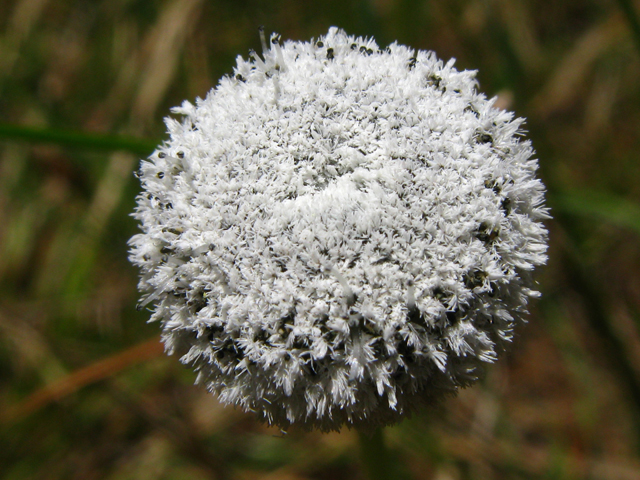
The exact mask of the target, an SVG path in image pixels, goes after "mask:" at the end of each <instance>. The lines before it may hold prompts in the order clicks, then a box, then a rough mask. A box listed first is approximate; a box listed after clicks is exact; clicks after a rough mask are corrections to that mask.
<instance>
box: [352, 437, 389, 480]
mask: <svg viewBox="0 0 640 480" xmlns="http://www.w3.org/2000/svg"><path fill="white" fill-rule="evenodd" d="M358 436H359V437H360V450H361V452H360V455H361V456H362V462H363V463H364V468H365V470H366V472H367V477H368V478H369V480H387V479H390V478H392V475H391V473H392V472H391V470H392V462H391V456H390V452H389V450H388V449H387V446H386V445H385V442H384V432H383V429H382V427H379V428H377V429H376V430H375V431H374V432H373V433H371V432H369V431H364V432H363V431H360V430H358Z"/></svg>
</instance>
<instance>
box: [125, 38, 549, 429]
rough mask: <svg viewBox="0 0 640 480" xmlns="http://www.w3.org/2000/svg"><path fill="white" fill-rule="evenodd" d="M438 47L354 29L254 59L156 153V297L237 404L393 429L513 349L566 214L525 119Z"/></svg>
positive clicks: (286, 421) (175, 124)
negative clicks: (552, 231) (390, 40)
mask: <svg viewBox="0 0 640 480" xmlns="http://www.w3.org/2000/svg"><path fill="white" fill-rule="evenodd" d="M476 86H477V85H476V80H475V72H471V71H462V72H460V71H457V70H456V69H455V68H454V67H453V61H449V62H448V63H446V64H445V63H443V62H442V61H440V60H438V59H437V58H436V56H435V55H434V54H433V53H432V52H426V51H416V50H412V49H411V48H408V47H406V46H403V45H398V44H395V43H394V44H392V45H390V46H389V47H387V48H386V49H384V50H381V49H379V48H378V46H377V45H376V44H375V42H374V40H373V39H365V38H355V37H352V36H348V35H347V34H345V33H344V32H343V31H342V30H339V29H337V28H331V29H329V32H328V33H327V35H326V36H323V37H320V38H319V39H318V40H312V41H311V42H292V41H288V42H285V43H284V44H282V45H281V44H280V41H279V37H277V36H275V35H274V36H272V37H271V43H270V45H269V47H268V49H267V48H266V47H265V51H264V52H263V58H261V57H260V56H258V55H257V54H255V53H252V54H251V59H250V60H245V59H243V58H241V57H238V59H237V66H236V68H235V70H234V74H233V75H232V76H230V77H224V78H222V80H221V81H220V84H219V85H218V86H217V87H216V88H215V89H213V90H212V91H211V92H210V93H209V95H208V96H207V98H206V99H204V100H202V99H198V100H197V102H196V104H195V105H192V104H191V103H189V102H184V103H183V104H182V106H181V107H179V108H175V109H174V110H173V111H174V113H178V114H181V115H182V116H183V118H182V119H181V121H177V120H174V119H172V118H168V119H167V120H166V123H167V126H168V130H169V134H170V138H169V140H168V141H167V142H166V143H165V144H163V145H162V146H160V147H159V148H158V150H157V151H156V152H155V153H154V154H153V155H152V156H151V157H149V159H148V160H145V161H143V162H142V165H141V168H140V171H139V174H138V176H139V177H140V179H141V182H142V186H143V189H144V192H143V193H142V194H141V195H140V196H139V197H138V207H137V210H136V213H135V217H136V218H137V219H138V220H139V221H140V222H141V228H142V232H143V233H141V234H139V235H136V236H134V237H133V238H132V239H131V242H130V243H131V253H130V259H131V261H132V262H133V263H134V264H135V265H137V266H138V267H140V269H141V272H142V273H141V280H140V285H139V286H140V289H141V290H142V291H143V292H146V295H145V297H144V299H143V301H142V302H141V304H140V307H144V306H146V305H154V309H153V315H152V317H151V319H152V320H159V321H160V322H161V324H162V329H163V340H164V342H165V345H166V348H167V350H168V352H169V353H173V352H174V351H177V352H180V353H181V354H182V358H181V361H182V362H183V363H185V364H189V365H191V366H193V368H194V369H195V370H196V371H197V372H198V380H199V381H201V382H204V383H205V384H206V385H207V387H208V388H209V389H210V390H211V391H212V392H214V393H216V394H217V395H218V396H219V398H220V400H221V401H223V402H225V403H228V404H234V405H239V406H241V407H242V408H243V409H245V410H250V411H253V412H255V413H256V414H257V415H258V416H259V417H260V418H261V419H263V420H265V421H267V422H268V423H269V424H275V425H278V426H280V427H282V428H286V427H288V426H290V425H292V424H298V425H302V426H304V427H306V428H319V429H322V430H337V429H340V428H341V427H342V426H343V425H347V426H354V425H355V426H377V425H386V424H392V423H395V422H397V421H399V420H400V419H402V418H403V417H404V416H406V415H407V414H408V413H410V412H411V411H412V410H414V409H415V408H416V407H418V406H419V405H422V404H430V403H432V402H434V401H438V400H440V399H442V398H444V397H445V396H447V395H450V394H453V393H455V392H456V391H457V390H458V388H460V387H465V386H468V385H470V384H471V383H473V382H474V381H475V380H477V378H478V375H479V371H480V370H481V368H482V366H483V365H484V364H486V363H491V362H493V361H494V360H496V358H497V356H498V354H499V353H501V352H502V351H503V349H504V347H505V344H506V343H508V342H509V341H510V339H511V338H512V331H513V329H514V327H515V326H516V324H518V323H519V322H521V320H522V315H523V314H524V313H525V312H526V305H527V300H528V298H529V297H534V296H537V295H538V293H537V292H535V291H534V290H533V289H532V288H533V281H532V279H531V273H532V270H533V269H534V268H535V267H536V266H538V265H541V264H543V263H545V261H546V254H545V251H546V248H547V247H546V239H547V231H546V229H545V227H544V226H543V225H542V220H543V219H545V218H548V214H547V210H546V208H545V207H544V205H543V202H544V187H543V185H542V183H541V182H540V180H538V179H537V178H536V176H535V174H536V170H537V161H536V160H535V159H534V158H532V155H533V150H532V148H531V145H530V143H529V142H528V141H526V140H524V139H523V138H522V136H521V134H522V131H521V126H522V123H523V120H522V119H517V118H514V116H513V114H512V113H508V112H505V111H502V110H499V109H496V108H494V107H493V106H492V105H493V103H494V100H487V99H486V98H485V96H484V95H482V94H481V93H478V92H477V90H476Z"/></svg>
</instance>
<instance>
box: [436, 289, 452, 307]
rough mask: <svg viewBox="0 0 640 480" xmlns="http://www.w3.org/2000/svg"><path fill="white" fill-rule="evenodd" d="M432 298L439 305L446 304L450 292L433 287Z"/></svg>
mask: <svg viewBox="0 0 640 480" xmlns="http://www.w3.org/2000/svg"><path fill="white" fill-rule="evenodd" d="M432 295H433V297H434V298H435V299H436V300H438V301H439V302H441V303H448V301H449V299H450V298H451V292H447V291H445V290H444V289H443V288H442V287H435V288H434V289H433V292H432Z"/></svg>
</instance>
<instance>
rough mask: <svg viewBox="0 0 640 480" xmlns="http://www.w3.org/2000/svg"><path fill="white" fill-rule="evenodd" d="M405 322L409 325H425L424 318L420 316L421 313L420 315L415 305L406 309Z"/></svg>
mask: <svg viewBox="0 0 640 480" xmlns="http://www.w3.org/2000/svg"><path fill="white" fill-rule="evenodd" d="M407 321H409V322H411V323H417V324H420V325H423V324H425V323H426V322H425V321H424V317H423V316H422V313H420V310H419V309H418V307H416V306H415V305H411V306H410V307H408V310H407Z"/></svg>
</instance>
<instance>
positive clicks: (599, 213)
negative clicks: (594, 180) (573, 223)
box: [549, 190, 640, 234]
mask: <svg viewBox="0 0 640 480" xmlns="http://www.w3.org/2000/svg"><path fill="white" fill-rule="evenodd" d="M549 203H550V204H551V205H552V208H553V209H554V210H558V211H560V212H562V213H566V214H570V215H581V216H590V217H596V218H599V219H601V220H605V221H607V222H609V223H612V224H614V225H617V226H619V227H624V228H628V229H630V230H633V231H634V232H636V233H638V234H640V205H639V204H638V203H636V202H632V201H630V200H627V199H625V198H622V197H620V196H617V195H615V194H611V193H606V192H594V191H590V190H574V191H568V192H563V193H556V194H553V195H549Z"/></svg>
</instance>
